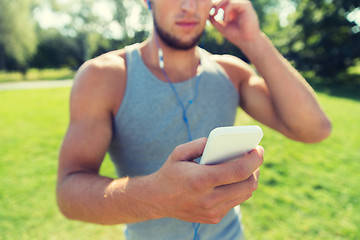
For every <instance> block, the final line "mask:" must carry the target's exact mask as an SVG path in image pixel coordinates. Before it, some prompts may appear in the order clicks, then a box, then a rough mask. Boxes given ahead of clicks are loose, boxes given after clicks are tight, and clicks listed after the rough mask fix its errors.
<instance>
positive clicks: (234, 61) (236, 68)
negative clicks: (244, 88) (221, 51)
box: [211, 54, 255, 81]
mask: <svg viewBox="0 0 360 240" xmlns="http://www.w3.org/2000/svg"><path fill="white" fill-rule="evenodd" d="M211 59H212V60H213V61H215V62H217V63H218V64H219V65H220V66H221V67H222V68H223V69H224V70H225V72H226V73H227V74H228V75H229V77H230V78H231V80H236V81H240V80H241V78H247V77H249V76H250V75H252V74H254V73H255V72H254V70H253V68H252V67H251V66H250V65H249V64H247V63H246V62H244V61H243V60H241V59H240V58H238V57H235V56H233V55H228V54H225V55H211Z"/></svg>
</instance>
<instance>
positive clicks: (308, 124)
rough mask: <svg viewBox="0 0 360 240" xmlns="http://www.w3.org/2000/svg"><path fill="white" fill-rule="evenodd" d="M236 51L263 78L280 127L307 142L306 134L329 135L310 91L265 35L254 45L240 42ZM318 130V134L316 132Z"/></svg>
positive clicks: (251, 42)
mask: <svg viewBox="0 0 360 240" xmlns="http://www.w3.org/2000/svg"><path fill="white" fill-rule="evenodd" d="M238 47H239V48H240V49H241V50H242V51H243V52H244V53H245V54H246V56H247V57H248V58H249V60H250V61H251V62H252V63H253V64H254V66H255V67H256V69H257V71H258V72H259V74H260V75H261V76H262V77H263V78H264V80H265V83H266V87H267V88H268V91H269V94H270V97H271V102H272V104H273V107H274V110H275V112H276V113H277V115H278V117H279V119H280V120H281V122H282V123H283V125H284V126H286V127H287V128H288V130H289V131H290V132H293V133H294V135H297V136H298V137H295V138H299V140H303V141H308V140H306V139H305V138H306V137H307V136H309V134H311V135H314V136H313V137H311V138H312V139H315V138H316V137H317V136H319V135H327V134H328V133H327V132H328V131H329V130H328V129H329V128H330V123H329V121H328V119H327V117H326V115H325V114H324V113H323V111H322V109H321V107H320V105H319V104H318V102H317V100H316V95H315V93H314V91H313V89H312V88H311V87H310V85H309V84H308V83H307V82H306V80H305V79H304V78H303V77H302V76H301V75H300V74H299V73H298V72H297V71H296V70H295V69H294V68H293V67H292V66H291V65H290V63H289V62H288V61H287V60H286V59H285V58H284V57H283V56H282V55H281V54H280V53H279V52H278V51H277V50H276V48H275V47H274V46H273V44H272V43H271V41H270V40H269V39H268V38H267V36H266V35H265V34H261V35H260V36H259V37H258V38H257V39H256V40H254V41H249V42H242V43H240V44H239V45H238ZM314 129H315V130H314ZM317 129H319V130H320V132H316V130H317ZM310 131H311V132H310ZM310 141H311V140H310Z"/></svg>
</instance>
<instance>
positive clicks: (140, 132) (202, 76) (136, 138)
mask: <svg viewBox="0 0 360 240" xmlns="http://www.w3.org/2000/svg"><path fill="white" fill-rule="evenodd" d="M197 51H198V52H199V54H200V62H201V71H200V72H199V73H198V74H197V76H195V77H193V78H191V79H189V80H187V81H184V82H179V83H174V86H175V88H176V91H177V92H178V94H179V96H180V98H181V100H182V102H183V103H185V102H188V101H189V100H191V99H193V98H194V94H195V84H196V82H197V81H199V82H198V93H197V94H198V95H197V98H196V100H195V101H194V102H193V103H192V104H191V106H190V107H189V109H188V112H187V116H188V121H189V124H190V130H191V134H192V137H193V139H197V138H200V137H207V136H208V135H209V133H210V131H211V130H212V129H213V128H215V127H220V126H229V125H233V124H234V119H235V114H236V109H237V106H238V102H239V95H238V93H237V91H236V90H235V88H234V86H233V84H232V83H231V81H230V80H229V78H228V77H227V75H226V73H225V72H224V71H223V69H222V68H221V67H220V65H218V64H217V63H216V62H214V61H211V60H210V58H209V54H208V53H207V52H206V51H205V50H202V49H200V48H198V49H197ZM126 62H127V83H126V90H125V95H124V97H123V100H122V104H121V106H120V108H119V110H118V112H117V114H116V115H115V116H114V119H113V137H112V141H111V144H110V147H109V155H110V157H111V160H112V162H113V163H114V165H115V168H116V171H117V174H118V176H119V177H125V176H130V177H132V176H142V175H147V174H151V173H153V172H155V171H157V170H158V169H160V167H161V166H162V165H163V163H164V162H165V161H166V159H167V158H168V156H169V155H170V153H171V152H172V151H173V149H174V148H175V147H176V146H177V145H179V144H183V143H185V142H187V141H188V140H189V139H188V133H187V130H186V125H185V123H184V121H183V118H182V115H183V113H182V108H181V107H180V105H179V103H178V101H177V99H176V96H175V94H174V92H173V91H172V90H171V88H170V85H169V84H168V83H166V82H163V81H161V80H160V79H158V78H157V77H155V76H154V75H153V74H152V73H151V72H150V70H149V69H148V68H147V67H146V65H145V64H144V62H143V60H142V57H141V55H140V51H139V47H138V44H135V45H132V46H129V47H127V48H126ZM197 78H199V79H198V80H197ZM229 224H230V225H231V229H229ZM234 225H235V226H237V227H235V228H234ZM125 233H126V236H127V238H128V239H131V240H135V239H136V240H137V239H139V240H140V239H156V240H161V239H171V240H174V239H182V240H184V239H189V240H190V239H193V237H191V236H193V234H194V229H193V224H192V223H189V222H183V221H180V220H178V219H172V218H164V219H158V220H150V221H145V222H141V223H135V224H128V225H127V228H126V232H125ZM198 233H199V236H200V239H201V240H202V239H204V240H205V239H206V240H209V239H238V238H239V236H240V235H241V228H240V221H239V219H238V217H237V215H236V214H235V212H234V211H230V212H229V214H228V215H227V216H226V217H224V219H223V220H222V221H221V222H220V223H219V224H217V225H206V224H201V226H200V228H199V232H198ZM219 234H220V235H219ZM234 237H235V238H234Z"/></svg>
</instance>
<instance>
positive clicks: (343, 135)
mask: <svg viewBox="0 0 360 240" xmlns="http://www.w3.org/2000/svg"><path fill="white" fill-rule="evenodd" d="M68 97H69V88H57V89H41V90H40V89H39V90H18V91H3V92H0V101H1V106H0V129H1V130H0V239H4V240H5V239H11V240H12V239H46V240H47V239H77V240H78V239H124V238H123V234H122V226H121V225H120V226H111V227H107V226H98V225H94V224H86V223H80V222H75V221H69V220H67V219H65V218H64V217H63V216H62V215H61V214H60V213H59V211H58V209H57V207H56V201H55V180H56V169H57V155H58V149H59V146H60V144H61V140H62V137H63V135H64V133H65V130H66V126H67V123H68ZM319 97H320V102H321V103H322V105H323V106H324V109H325V111H326V112H327V113H328V114H329V116H330V118H331V120H332V123H333V133H332V135H331V137H330V138H329V139H327V140H325V141H324V142H322V143H320V144H316V145H306V144H302V143H297V142H293V141H290V140H287V139H286V138H284V137H282V136H280V135H279V134H277V133H275V132H274V131H272V130H270V129H269V128H266V127H263V130H264V138H263V140H262V142H261V144H262V145H263V146H264V147H265V162H264V165H263V167H262V169H261V176H260V185H259V189H258V190H257V191H256V192H255V194H254V195H253V197H252V198H251V199H250V200H248V201H247V202H246V203H244V204H243V205H242V211H243V219H244V225H245V229H246V236H247V239H249V240H252V239H360V229H359V228H358V224H359V223H360V216H359V213H360V191H359V190H358V183H359V174H358V169H360V145H359V142H360V138H359V133H360V132H359V129H358V123H359V122H360V114H359V113H360V102H359V101H356V100H352V99H349V98H341V97H335V96H329V95H326V94H320V96H319ZM236 123H237V124H238V125H239V124H254V122H253V121H252V120H250V118H249V117H247V116H246V115H244V114H243V113H241V114H239V115H238V118H237V120H236ZM101 173H102V174H104V175H108V176H115V174H114V170H113V168H112V166H111V164H110V161H109V159H108V158H106V160H105V164H104V166H103V167H102V169H101Z"/></svg>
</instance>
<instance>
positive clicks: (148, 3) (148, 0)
mask: <svg viewBox="0 0 360 240" xmlns="http://www.w3.org/2000/svg"><path fill="white" fill-rule="evenodd" d="M146 2H147V5H148V9H149V10H150V11H151V2H150V0H146Z"/></svg>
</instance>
